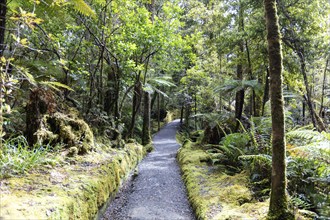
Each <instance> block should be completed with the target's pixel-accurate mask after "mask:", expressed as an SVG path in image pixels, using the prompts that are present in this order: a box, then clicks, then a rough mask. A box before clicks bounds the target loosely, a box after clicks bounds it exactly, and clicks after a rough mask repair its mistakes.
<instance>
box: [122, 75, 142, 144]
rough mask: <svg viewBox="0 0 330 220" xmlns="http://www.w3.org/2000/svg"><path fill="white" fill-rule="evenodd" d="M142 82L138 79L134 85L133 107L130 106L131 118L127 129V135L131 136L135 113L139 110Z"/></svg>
mask: <svg viewBox="0 0 330 220" xmlns="http://www.w3.org/2000/svg"><path fill="white" fill-rule="evenodd" d="M142 90H143V89H142V83H141V81H140V80H138V81H137V82H136V83H135V86H134V95H133V108H132V118H131V125H130V127H129V129H128V133H127V137H126V138H130V137H133V133H134V127H135V121H136V115H137V113H138V112H139V109H140V105H141V98H142V93H143V91H142Z"/></svg>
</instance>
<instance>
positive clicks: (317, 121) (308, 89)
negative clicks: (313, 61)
mask: <svg viewBox="0 0 330 220" xmlns="http://www.w3.org/2000/svg"><path fill="white" fill-rule="evenodd" d="M298 56H299V59H300V68H301V72H302V74H303V77H304V84H305V89H306V96H304V97H305V100H306V103H307V106H308V109H309V112H310V115H311V118H312V122H313V125H314V127H315V128H316V129H317V130H318V131H325V130H326V127H325V125H324V123H323V121H322V119H321V118H320V117H319V116H318V115H317V114H316V112H315V108H314V104H313V101H312V94H311V87H310V86H309V83H308V78H307V72H306V63H305V58H304V55H303V53H302V52H301V51H298Z"/></svg>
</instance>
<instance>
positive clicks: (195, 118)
mask: <svg viewBox="0 0 330 220" xmlns="http://www.w3.org/2000/svg"><path fill="white" fill-rule="evenodd" d="M194 102H195V108H194V110H195V117H194V122H195V130H197V117H196V115H197V95H196V93H195V97H194Z"/></svg>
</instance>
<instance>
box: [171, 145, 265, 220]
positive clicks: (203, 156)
mask: <svg viewBox="0 0 330 220" xmlns="http://www.w3.org/2000/svg"><path fill="white" fill-rule="evenodd" d="M177 158H178V161H179V164H180V166H181V170H182V175H183V180H184V182H185V184H186V187H187V191H188V197H189V200H190V202H191V205H192V207H193V209H194V210H195V213H196V216H197V218H198V219H210V220H211V219H265V217H266V215H267V211H268V202H267V201H264V202H259V201H256V200H254V199H253V196H252V192H251V190H250V189H249V188H248V179H249V176H248V174H246V173H245V172H242V173H237V174H234V175H228V174H226V172H225V170H222V169H217V168H216V167H215V166H210V165H208V161H209V154H207V153H206V152H205V151H204V150H203V149H202V148H201V147H200V146H198V145H197V144H195V143H192V142H190V141H185V142H184V144H183V146H182V147H181V149H180V150H179V152H178V156H177Z"/></svg>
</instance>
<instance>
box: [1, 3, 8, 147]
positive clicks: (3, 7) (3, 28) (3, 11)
mask: <svg viewBox="0 0 330 220" xmlns="http://www.w3.org/2000/svg"><path fill="white" fill-rule="evenodd" d="M6 15H7V0H0V57H2V56H3V53H4V50H5V48H6V45H5V34H6ZM2 65H3V64H2ZM2 69H3V68H2ZM4 74H5V72H4V71H3V70H1V72H0V153H1V150H2V138H3V114H2V105H3V103H2V100H3V98H2V97H3V92H2V87H3V84H4Z"/></svg>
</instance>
